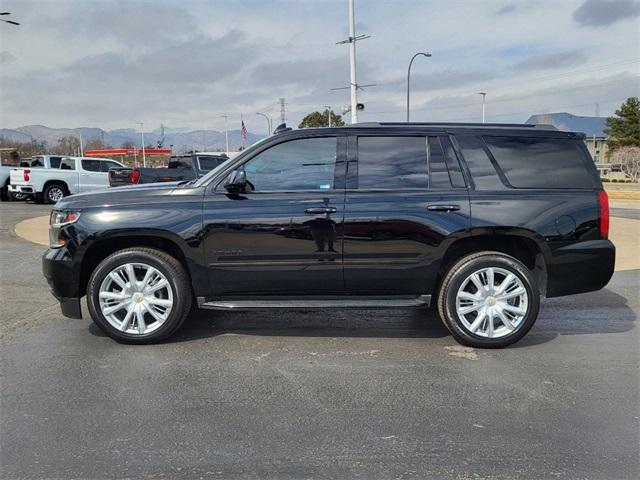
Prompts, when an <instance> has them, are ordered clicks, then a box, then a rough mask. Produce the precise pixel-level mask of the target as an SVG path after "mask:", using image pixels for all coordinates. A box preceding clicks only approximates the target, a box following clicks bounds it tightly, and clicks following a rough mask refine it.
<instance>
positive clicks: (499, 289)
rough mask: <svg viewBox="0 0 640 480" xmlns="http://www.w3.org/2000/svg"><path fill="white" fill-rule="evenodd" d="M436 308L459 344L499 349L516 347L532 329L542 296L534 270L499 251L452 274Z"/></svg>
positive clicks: (473, 258) (465, 262) (469, 259)
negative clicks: (514, 344)
mask: <svg viewBox="0 0 640 480" xmlns="http://www.w3.org/2000/svg"><path fill="white" fill-rule="evenodd" d="M437 307H438V314H439V316H440V318H441V319H442V321H443V322H444V324H445V325H446V326H447V328H448V329H449V331H450V332H451V334H452V335H453V337H454V338H455V339H456V340H457V341H458V342H460V343H462V344H465V345H469V346H472V347H480V348H499V347H506V346H508V345H511V344H513V343H515V342H517V341H518V340H520V339H521V338H522V337H524V336H525V335H526V334H527V332H528V331H529V330H530V329H531V327H532V326H533V324H534V323H535V321H536V318H537V317H538V310H539V308H540V296H539V293H538V289H537V287H536V282H535V279H534V277H533V275H532V273H531V271H530V270H529V269H528V268H527V267H526V266H525V265H523V264H522V263H521V262H520V261H518V260H517V259H515V258H513V257H511V256H509V255H505V254H503V253H500V252H478V253H475V254H471V255H467V256H466V257H463V258H462V259H460V260H459V261H458V262H456V263H455V264H454V265H453V266H452V267H451V268H450V269H449V270H448V272H447V274H446V275H445V277H444V280H443V281H442V286H441V287H440V291H439V293H438V302H437Z"/></svg>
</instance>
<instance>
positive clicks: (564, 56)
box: [516, 50, 587, 71]
mask: <svg viewBox="0 0 640 480" xmlns="http://www.w3.org/2000/svg"><path fill="white" fill-rule="evenodd" d="M586 61H587V56H586V55H585V53H584V52H583V51H581V50H572V51H569V52H558V53H548V54H542V55H532V56H530V57H529V58H527V59H525V60H523V61H521V62H520V63H518V64H516V68H517V69H521V70H529V71H530V70H547V69H552V68H565V67H573V66H576V65H580V64H583V63H585V62H586Z"/></svg>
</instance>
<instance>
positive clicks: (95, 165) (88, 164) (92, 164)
mask: <svg viewBox="0 0 640 480" xmlns="http://www.w3.org/2000/svg"><path fill="white" fill-rule="evenodd" d="M82 169H83V170H86V171H87V172H99V171H100V160H82Z"/></svg>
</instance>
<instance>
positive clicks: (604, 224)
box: [598, 190, 609, 238]
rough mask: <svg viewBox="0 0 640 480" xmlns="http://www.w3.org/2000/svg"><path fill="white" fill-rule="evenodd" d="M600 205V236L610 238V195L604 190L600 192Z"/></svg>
mask: <svg viewBox="0 0 640 480" xmlns="http://www.w3.org/2000/svg"><path fill="white" fill-rule="evenodd" d="M598 204H599V205H600V238H609V196H608V195H607V192H605V191H604V190H600V191H599V192H598Z"/></svg>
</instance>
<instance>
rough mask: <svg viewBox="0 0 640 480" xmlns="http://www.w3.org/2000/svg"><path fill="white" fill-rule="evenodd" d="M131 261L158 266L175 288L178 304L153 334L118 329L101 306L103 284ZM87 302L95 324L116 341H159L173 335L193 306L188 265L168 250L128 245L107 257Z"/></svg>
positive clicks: (91, 282)
mask: <svg viewBox="0 0 640 480" xmlns="http://www.w3.org/2000/svg"><path fill="white" fill-rule="evenodd" d="M127 263H144V264H147V265H150V266H152V267H154V268H156V269H157V270H159V271H160V272H161V273H162V274H163V275H164V276H165V277H166V279H167V280H168V282H169V284H170V286H171V288H172V290H173V298H174V303H173V306H172V310H171V312H170V313H169V316H168V317H167V319H166V320H165V321H164V323H163V324H162V325H161V326H160V327H159V328H158V329H157V330H154V331H152V332H151V333H149V334H135V335H134V334H129V333H126V332H122V331H120V330H118V329H116V328H115V327H114V326H113V325H111V324H110V323H109V321H108V320H107V319H106V318H105V317H104V315H103V314H102V311H101V309H100V303H99V293H100V292H99V289H100V285H101V284H102V282H103V280H104V279H105V277H106V276H107V275H108V274H109V273H110V272H111V271H112V270H113V269H115V268H117V267H118V266H121V265H124V264H127ZM87 304H88V306H89V313H90V315H91V318H92V319H93V321H94V323H95V324H96V325H97V326H98V327H99V328H100V330H102V331H103V332H104V333H105V334H107V335H108V336H110V337H111V338H113V339H115V340H116V341H118V342H121V343H130V344H150V343H157V342H160V341H162V340H164V339H165V338H167V337H169V336H171V335H172V334H173V333H174V332H175V331H176V330H177V329H178V328H180V326H181V325H182V324H183V323H184V321H185V319H186V318H187V316H188V315H189V312H190V311H191V305H192V293H191V282H190V280H189V275H188V273H187V271H186V269H185V268H184V266H183V265H182V264H181V263H180V262H179V261H178V260H176V259H175V258H174V257H172V256H171V255H169V254H168V253H166V252H164V251H162V250H156V249H153V248H143V247H134V248H127V249H124V250H120V251H118V252H116V253H113V254H111V255H110V256H108V257H107V258H105V259H104V260H103V261H102V262H100V264H99V265H98V266H97V267H96V269H95V270H94V271H93V273H92V274H91V278H90V279H89V284H88V286H87Z"/></svg>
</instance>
